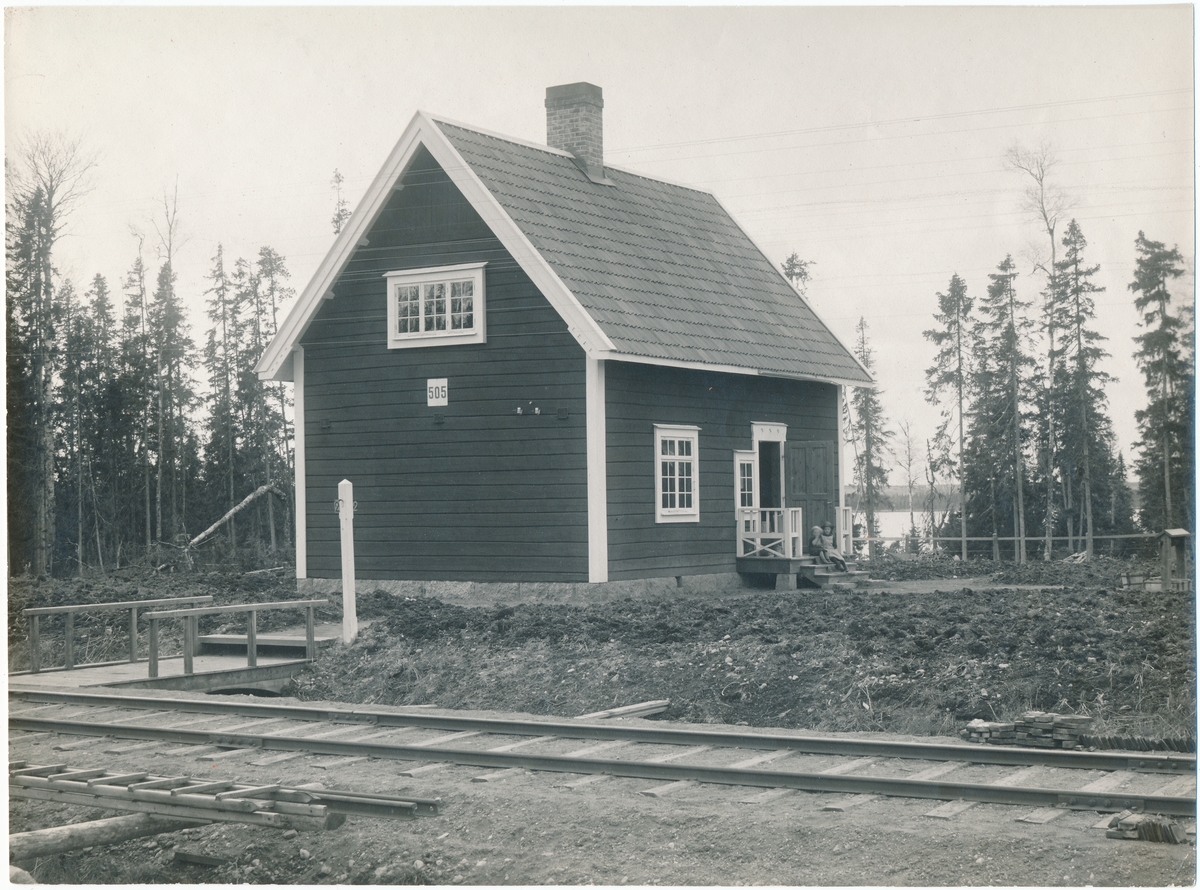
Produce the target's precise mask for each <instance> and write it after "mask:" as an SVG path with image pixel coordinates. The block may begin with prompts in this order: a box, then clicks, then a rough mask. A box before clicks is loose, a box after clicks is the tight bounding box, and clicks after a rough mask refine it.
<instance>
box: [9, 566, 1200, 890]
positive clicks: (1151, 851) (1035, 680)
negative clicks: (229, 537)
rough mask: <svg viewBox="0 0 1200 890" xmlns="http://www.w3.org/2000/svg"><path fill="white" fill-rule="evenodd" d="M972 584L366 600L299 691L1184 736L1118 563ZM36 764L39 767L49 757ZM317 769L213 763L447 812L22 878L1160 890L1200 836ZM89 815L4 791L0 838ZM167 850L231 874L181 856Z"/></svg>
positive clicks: (224, 588)
mask: <svg viewBox="0 0 1200 890" xmlns="http://www.w3.org/2000/svg"><path fill="white" fill-rule="evenodd" d="M962 568H963V567H962V565H961V564H958V563H949V562H947V563H931V564H929V565H926V566H924V567H923V568H922V567H920V566H914V565H912V564H908V563H904V564H899V563H898V564H896V566H895V567H894V571H893V572H891V574H893V575H894V578H893V580H892V581H891V582H890V583H888V584H887V585H885V586H883V587H880V588H872V589H864V590H858V589H838V590H829V591H818V590H811V591H810V590H802V591H796V592H791V593H783V592H780V593H776V592H774V591H754V590H745V589H737V590H731V591H729V592H728V595H727V596H724V597H720V598H714V597H712V596H711V595H709V596H704V597H700V596H691V595H689V594H688V591H687V588H686V585H685V587H684V588H683V589H681V590H679V591H678V595H675V596H672V597H670V598H669V599H667V598H663V599H656V600H638V601H634V600H625V601H620V602H615V603H608V604H604V605H597V606H591V607H575V606H546V605H536V604H513V605H511V606H506V607H489V608H486V609H468V608H462V607H459V606H453V605H448V604H445V603H441V602H438V601H436V600H432V599H429V598H409V599H405V598H396V597H392V596H388V595H386V594H382V593H373V592H371V590H370V585H369V583H367V584H363V585H361V586H360V593H359V614H360V617H363V618H370V619H371V624H370V625H369V626H368V627H367V628H366V629H365V630H364V632H363V633H362V635H361V636H360V639H359V640H358V641H357V642H356V643H355V644H354V645H353V646H350V647H340V646H339V647H336V648H335V649H333V650H331V651H329V652H327V653H325V654H323V655H322V656H321V658H320V659H319V660H318V662H317V663H316V664H315V665H314V666H313V668H312V669H311V670H310V671H309V672H308V673H307V674H306V675H304V676H303V677H302V678H301V680H300V681H299V683H298V684H296V687H295V688H294V689H292V690H290V693H291V694H292V695H294V696H295V697H297V698H300V699H303V700H305V701H318V700H323V701H340V702H361V703H369V704H371V705H372V706H373V707H381V706H383V707H387V706H395V707H400V708H403V707H406V706H411V705H417V704H421V705H433V706H435V707H437V708H446V709H456V710H460V711H461V710H468V709H469V710H472V711H477V712H490V713H496V712H500V713H525V714H533V715H546V716H552V717H570V716H575V715H578V714H581V713H586V712H590V711H596V710H600V709H603V708H608V707H613V706H618V705H624V704H630V703H634V702H640V701H646V700H650V699H663V698H668V699H670V700H671V702H672V704H671V707H670V709H669V710H668V711H667V712H666V713H665V714H663V715H661V716H659V717H656V718H653V720H654V722H658V721H662V720H673V721H684V722H690V723H707V724H744V725H747V726H749V727H752V728H755V727H763V728H767V727H772V728H775V727H778V728H784V729H788V730H796V731H803V732H806V733H811V732H838V733H842V732H853V733H868V734H870V735H871V736H878V735H881V734H888V735H889V736H895V735H897V734H903V735H906V736H909V737H930V736H935V737H954V736H955V734H956V732H957V731H958V730H959V729H960V728H961V727H962V726H963V725H964V723H965V721H967V720H969V719H972V718H974V717H983V718H985V719H996V718H1000V719H1003V718H1011V717H1013V716H1015V715H1018V714H1020V713H1021V712H1022V711H1024V710H1027V709H1029V708H1038V709H1042V710H1051V711H1057V712H1060V713H1082V714H1089V715H1091V716H1093V717H1095V718H1096V723H1097V726H1096V731H1097V732H1098V733H1103V734H1108V735H1139V736H1159V737H1173V738H1179V737H1184V736H1190V735H1192V734H1193V733H1194V731H1195V725H1196V673H1195V622H1194V616H1195V604H1194V600H1193V597H1192V595H1191V594H1187V595H1181V594H1170V593H1148V592H1145V591H1141V590H1129V589H1122V588H1120V587H1119V586H1118V585H1119V580H1118V579H1119V574H1120V571H1122V570H1123V569H1124V568H1126V566H1125V565H1124V564H1118V563H1109V562H1107V561H1104V560H1097V561H1095V562H1094V563H1093V564H1091V565H1089V566H1086V567H1079V566H1062V565H1061V564H1054V565H1051V566H1042V567H1040V568H1039V566H1037V565H1034V566H1030V567H1025V568H1012V569H1007V570H1004V571H1002V572H1000V573H989V574H986V575H977V576H976V577H972V578H970V579H967V578H955V577H953V575H955V574H959V575H961V574H964V572H963V571H962ZM989 568H990V566H989ZM875 574H876V576H880V575H882V576H884V577H886V575H887V574H889V572H888V570H887V567H880V569H877V571H876V573H875ZM921 574H924V575H925V576H926V579H925V580H922V579H920V578H919V577H917V576H919V575H921ZM929 576H932V580H929ZM941 576H944V577H941ZM200 580H201V584H200V585H199V586H205V587H207V588H209V589H211V590H212V591H214V592H215V593H219V594H220V596H221V597H227V598H228V599H229V600H230V601H238V600H243V599H245V598H247V597H249V596H253V597H256V598H261V599H278V598H287V597H288V596H293V595H294V593H292V592H291V589H290V583H289V582H287V581H284V580H280V581H278V582H275V581H271V580H270V576H255V577H254V578H252V579H246V578H244V577H243V578H240V579H231V578H223V577H220V576H208V577H206V578H203V579H200ZM165 582H166V583H165V584H163V585H162V586H152V585H151V584H150V583H148V582H147V581H146V580H145V579H135V578H124V579H116V580H113V579H109V580H107V581H105V582H103V583H101V582H99V581H92V582H86V583H90V584H91V585H92V588H91V590H90V591H83V590H81V589H80V588H79V586H78V585H79V582H70V583H68V584H63V583H62V582H57V583H53V584H42V585H36V586H35V585H28V586H27V587H26V588H25V589H24V591H22V592H18V595H17V597H16V598H15V599H16V601H17V602H18V603H19V604H20V605H25V604H48V603H45V600H46V599H57V600H59V601H62V602H71V601H78V600H73V599H72V597H78V596H80V595H83V594H84V593H88V594H90V595H92V596H97V597H102V598H106V599H110V600H118V599H123V598H133V597H132V596H129V592H130V590H129V588H130V587H131V586H133V587H137V586H138V585H141V587H142V589H143V591H144V593H143V595H144V596H149V595H156V596H162V595H171V593H175V594H177V595H178V594H181V593H182V592H184V591H185V590H186V592H189V593H190V592H206V591H197V586H198V585H197V584H196V579H195V578H194V577H193V578H192V579H191V581H190V583H187V581H186V579H183V578H179V577H178V576H176V578H173V579H165ZM163 587H166V588H169V591H164V590H163V589H162V588H163ZM151 590H153V593H151V592H150V591H151ZM13 609H14V604H13V602H10V624H9V628H10V647H11V648H12V650H13V655H12V656H11V658H10V664H11V663H12V659H18V660H19V658H20V652H21V644H22V639H21V636H22V632H23V625H22V624H21V623H20V622H14V621H13V620H12V611H13ZM323 617H324V619H325V620H327V619H328V618H330V617H336V616H333V615H327V616H323ZM94 632H95V633H96V634H97V636H100V635H102V634H103V630H102V629H98V630H96V631H94ZM45 744H46V745H49V744H50V742H46V743H45ZM11 753H12V752H11V751H10V754H11ZM21 756H26V755H25V754H22V755H21ZM31 756H35V757H36V756H43V757H49V756H50V749H49V747H46V749H45V751H44V752H43V753H39V752H38V751H37V750H36V749H35V750H34V751H33V753H32V755H31ZM134 757H135V755H129V758H130V762H128V763H125V762H121V763H119V764H115V765H118V766H121V767H126V766H127V767H129V768H134V767H137V766H140V768H143V769H147V768H152V769H153V770H155V771H157V772H164V771H170V770H171V769H172V768H174V769H175V770H176V771H179V772H191V773H193V774H194V773H195V772H197V764H196V762H195V761H194V760H191V761H188V762H186V763H185V762H181V763H178V764H168V763H166V762H165V758H163V757H161V756H160V757H155V758H153V759H151V762H150V763H149V764H139V763H137V762H134V761H133V758H134ZM59 759H61V755H59ZM306 762H307V760H305V761H293V762H291V763H290V764H288V765H286V766H284V765H281V766H280V767H275V768H272V767H250V766H248V765H246V764H244V763H242V762H241V761H238V762H236V764H235V763H233V762H227V763H224V764H221V765H220V766H219V767H218V768H217V770H216V771H219V772H220V773H221V777H222V778H235V777H236V778H239V779H243V780H247V781H256V782H257V781H260V780H261V781H278V780H282V781H285V782H287V783H290V784H299V783H301V782H305V781H314V780H319V781H323V782H324V783H325V784H326V785H327V786H329V787H342V788H348V789H356V790H387V791H394V792H398V793H407V794H412V795H415V796H422V797H431V796H440V797H442V799H443V801H444V806H443V812H442V815H441V816H438V817H434V818H430V819H422V820H419V821H417V822H411V823H404V822H401V823H395V822H371V821H366V820H356V819H351V820H350V821H349V822H348V823H347V824H346V825H345V826H343V827H342V828H339V829H337V830H336V831H332V832H326V833H323V834H319V835H318V834H309V833H304V834H301V835H300V836H299V837H298V838H294V839H288V840H285V839H283V838H282V836H281V835H280V833H279V832H273V831H269V830H257V829H256V830H247V829H243V828H238V827H233V826H219V825H214V826H208V827H205V828H200V829H194V830H191V831H189V832H186V833H182V834H179V835H174V836H165V837H163V838H162V839H159V840H144V841H130V842H127V843H125V844H121V845H117V846H115V847H109V848H103V849H101V848H97V849H94V850H91V851H88V852H78V853H72V854H65V855H62V856H55V857H49V858H47V859H45V860H41V861H39V862H38V863H37V864H36V866H35V867H34V873H35V875H36V876H37V877H38V878H39V879H42V880H45V881H50V882H64V883H84V882H88V883H106V882H107V883H121V882H134V883H138V882H142V883H147V882H148V883H165V882H188V883H208V882H217V883H234V882H236V883H241V882H250V883H288V884H295V883H305V884H307V883H322V884H324V883H382V884H399V883H432V884H456V883H463V884H470V885H483V884H587V883H596V884H610V885H621V884H676V885H678V884H688V885H710V884H719V885H736V884H752V885H773V884H780V885H781V884H788V885H796V884H802V885H910V886H915V885H934V886H957V885H992V886H997V885H1037V886H1041V885H1046V886H1083V885H1087V884H1092V885H1097V886H1103V885H1109V886H1130V885H1137V886H1166V885H1169V884H1176V885H1192V884H1193V883H1194V882H1195V878H1196V865H1195V851H1194V845H1193V844H1191V843H1189V844H1183V845H1179V846H1172V845H1165V844H1152V843H1147V842H1136V841H1116V840H1108V839H1106V838H1105V837H1104V832H1103V831H1100V830H1097V829H1095V828H1093V827H1092V826H1094V825H1095V824H1096V822H1097V821H1098V819H1099V815H1098V814H1096V813H1093V812H1070V813H1067V814H1066V815H1064V816H1062V817H1061V818H1059V819H1056V820H1055V821H1053V822H1050V823H1048V824H1046V825H1030V824H1026V823H1018V822H1016V821H1015V818H1016V815H1018V814H1016V813H1014V808H1011V807H999V806H992V805H979V806H976V807H974V808H972V809H971V810H968V811H967V812H966V813H963V814H962V815H960V816H958V817H956V818H955V819H953V820H950V821H948V822H942V821H937V820H931V819H927V818H924V816H923V814H924V813H925V812H928V811H929V810H930V809H931V808H932V806H931V805H930V803H928V802H921V801H912V800H899V799H879V800H874V801H871V802H870V803H868V804H864V805H861V806H858V807H854V808H851V809H848V810H847V811H846V812H843V813H834V812H826V811H824V810H823V809H822V807H823V806H824V804H825V803H826V802H827V800H828V796H826V795H814V794H792V795H788V796H787V797H783V798H779V799H778V800H775V801H772V802H759V803H750V804H747V803H740V801H742V800H744V799H747V798H749V797H751V796H752V795H753V794H754V792H752V791H748V790H746V789H737V788H719V787H714V786H707V785H705V786H697V787H693V788H689V789H685V790H684V791H682V792H679V793H678V794H674V795H670V796H668V797H665V798H662V799H654V798H647V797H643V796H641V795H639V794H637V791H638V790H641V789H642V788H644V787H645V786H646V785H647V783H646V782H639V781H637V780H632V779H610V780H608V781H604V782H599V783H596V784H594V785H591V786H588V787H587V788H586V789H579V790H575V791H571V790H568V789H565V788H563V787H561V784H560V783H561V781H562V779H561V778H558V777H552V776H547V775H544V774H529V775H524V776H516V777H514V778H512V779H510V780H508V781H504V782H495V783H477V782H472V781H471V779H472V778H473V777H474V776H475V775H476V774H478V773H479V772H480V771H479V770H471V769H469V768H465V767H462V768H459V767H450V768H447V769H445V770H441V771H438V772H435V773H431V774H429V775H428V776H426V777H423V778H420V779H411V778H405V777H401V776H400V775H399V771H400V769H401V767H400V766H399V765H397V764H395V763H391V762H361V763H358V764H350V765H347V766H345V767H341V768H336V769H334V770H330V771H325V770H316V769H311V770H305V771H304V772H303V773H302V774H297V770H298V769H301V768H300V767H297V764H303V763H306ZM79 765H80V766H85V765H87V764H85V763H82V762H81V763H80V764H79ZM206 768H207V767H206ZM285 770H286V771H285ZM99 815H100V814H99V813H94V812H83V811H75V810H70V809H67V808H63V807H59V806H56V805H52V804H32V803H25V802H13V804H12V807H11V810H10V829H11V830H13V831H18V830H25V829H28V828H34V827H39V826H42V825H52V824H61V823H63V822H65V821H67V820H68V819H69V818H77V819H79V818H96V817H97V816H99ZM174 849H188V850H193V851H196V852H203V853H208V854H209V855H216V856H221V857H222V858H225V859H227V860H228V864H226V865H223V866H219V867H215V868H204V867H200V866H191V865H186V866H185V865H182V864H178V863H172V862H171V858H172V851H173V850H174Z"/></svg>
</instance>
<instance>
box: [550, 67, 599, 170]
mask: <svg viewBox="0 0 1200 890" xmlns="http://www.w3.org/2000/svg"><path fill="white" fill-rule="evenodd" d="M603 110H604V94H603V92H602V91H601V89H600V87H598V86H595V85H593V84H590V83H568V84H563V85H562V86H557V87H547V88H546V144H547V145H549V146H550V147H551V148H559V149H562V150H563V151H569V152H570V153H571V154H573V155H574V156H575V162H576V163H577V164H578V165H579V166H580V168H581V169H582V170H583V172H584V173H586V174H587V175H588V178H589V179H591V180H592V181H594V182H600V181H602V180H603V179H604V113H603Z"/></svg>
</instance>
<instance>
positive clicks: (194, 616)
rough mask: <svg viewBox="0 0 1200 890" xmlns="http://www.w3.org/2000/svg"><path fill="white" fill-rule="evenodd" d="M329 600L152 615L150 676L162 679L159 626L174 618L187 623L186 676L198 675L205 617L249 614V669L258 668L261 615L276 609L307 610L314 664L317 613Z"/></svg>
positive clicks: (306, 633)
mask: <svg viewBox="0 0 1200 890" xmlns="http://www.w3.org/2000/svg"><path fill="white" fill-rule="evenodd" d="M328 602H329V600H325V599H320V600H284V601H282V602H275V603H242V604H240V605H236V606H205V607H201V608H197V609H166V610H164V611H161V612H149V613H147V615H146V618H147V619H148V620H149V622H150V660H149V661H150V664H149V667H150V676H151V677H157V676H158V622H159V621H163V620H166V619H170V618H182V619H183V621H184V623H183V672H184V673H185V674H192V673H195V670H194V668H195V658H196V643H197V640H198V638H199V636H200V633H199V629H200V616H201V615H221V614H237V613H241V612H248V613H249V618H248V619H247V621H246V666H247V667H257V666H258V613H259V612H266V611H270V610H274V609H303V610H304V640H305V645H304V652H305V658H306V659H307V660H308V661H312V660H313V659H314V658H315V657H316V653H317V639H316V618H315V615H314V611H315V609H316V607H317V606H323V605H326V604H327V603H328Z"/></svg>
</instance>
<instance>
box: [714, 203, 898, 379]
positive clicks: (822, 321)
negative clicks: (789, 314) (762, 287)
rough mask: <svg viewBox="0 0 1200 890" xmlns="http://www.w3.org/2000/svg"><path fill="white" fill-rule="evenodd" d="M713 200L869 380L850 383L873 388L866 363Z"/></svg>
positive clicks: (724, 208)
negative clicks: (867, 382)
mask: <svg viewBox="0 0 1200 890" xmlns="http://www.w3.org/2000/svg"><path fill="white" fill-rule="evenodd" d="M713 200H714V201H716V202H717V204H719V205H720V206H721V209H722V210H724V211H725V213H726V214H727V215H728V216H729V218H730V219H731V220H733V224H734V225H735V226H737V227H738V229H740V230H741V232H742V234H743V235H745V236H746V240H747V241H749V242H750V243H751V244H753V245H754V249H755V250H757V251H758V252H759V253H760V254H762V258H763V259H764V260H766V261H767V265H769V266H770V267H771V269H772V270H774V272H775V274H776V275H778V276H779V277H780V278H781V279H783V281H785V282H787V286H788V287H789V288H791V290H792V293H794V294H795V295H796V297H797V298H798V299H800V300H801V301H802V302H803V303H804V305H805V306H807V307H808V311H809V312H811V313H812V314H813V318H815V319H816V320H817V322H818V324H820V325H821V327H823V328H825V330H826V331H827V332H828V333H829V336H831V337H832V338H833V339H834V341H835V342H836V343H837V345H838V346H840V347H842V349H843V350H845V352H846V355H848V356H850V358H852V359H853V360H854V363H855V364H856V365H858V367H859V370H861V371H862V372H863V374H864V375H866V377H867V380H869V381H871V382H870V383H869V384H866V383H853V384H850V385H851V386H862V387H871V388H873V387H874V386H875V378H874V377H872V376H871V372H870V371H869V370H867V367H866V365H864V364H863V363H862V362H861V361H859V358H858V356H857V355H855V354H854V350H852V349H850V348H848V347H847V346H846V344H845V343H843V342H842V338H841V337H839V336H838V335H837V334H836V333H834V330H833V328H831V327H830V326H829V325H827V324H826V323H825V319H823V318H821V316H820V315H819V314H818V313H817V310H816V309H815V308H814V307H813V305H812V303H810V302H809V301H808V300H806V299H805V298H804V297H803V296H801V294H800V292H799V291H798V290H796V288H795V286H794V285H793V284H792V283H791V282H790V281H788V279H787V276H785V275H784V274H783V271H782V270H780V269H777V268H776V267H775V264H774V263H773V262H771V258H770V257H768V256H767V252H766V251H765V250H763V249H762V247H761V246H760V245H759V243H758V242H757V241H755V240H754V237H753V236H752V235H751V234H750V233H749V232H748V231H747V230H746V227H745V226H743V225H742V224H741V223H740V222H738V221H737V218H736V217H734V215H733V214H732V213H730V212H729V208H728V207H726V206H725V203H724V202H723V201H722V200H721V199H720V198H719V197H717V196H716V195H715V194H714V195H713Z"/></svg>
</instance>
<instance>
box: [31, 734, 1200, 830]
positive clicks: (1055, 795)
mask: <svg viewBox="0 0 1200 890" xmlns="http://www.w3.org/2000/svg"><path fill="white" fill-rule="evenodd" d="M9 728H10V729H18V730H22V729H24V730H31V731H42V732H59V733H69V734H75V735H96V736H110V737H116V738H134V739H153V740H162V741H171V742H177V743H182V744H191V745H216V746H219V747H226V748H261V749H264V750H278V751H304V752H307V753H309V754H326V755H333V756H360V757H373V758H376V759H380V760H408V761H437V762H447V763H454V764H458V765H460V766H479V767H487V768H493V769H512V768H521V769H528V770H534V771H540V772H557V773H577V774H585V775H586V774H602V775H611V776H620V777H623V778H634V779H655V780H659V781H664V782H678V781H694V782H706V783H710V784H718V785H747V786H752V787H759V788H791V789H796V790H799V791H818V792H834V793H845V794H883V795H888V796H892V797H919V798H929V799H934V800H974V801H980V802H984V803H1003V804H1021V805H1025V806H1033V807H1067V808H1070V809H1086V810H1100V811H1113V812H1116V811H1119V810H1124V809H1138V810H1141V811H1143V812H1147V813H1162V814H1165V815H1173V816H1187V815H1192V814H1194V813H1195V811H1196V798H1195V796H1192V797H1190V798H1183V797H1166V796H1159V795H1141V794H1125V793H1115V792H1106V793H1102V794H1092V793H1089V792H1084V791H1060V790H1050V789H1044V788H1026V787H1003V786H996V785H979V784H969V783H951V782H928V781H919V780H915V779H887V778H879V777H873V776H844V775H831V774H827V773H807V772H789V771H780V770H754V769H738V768H735V767H719V766H685V765H681V764H678V763H647V762H638V761H629V760H607V759H600V758H590V757H564V756H556V755H536V754H528V753H513V752H504V753H499V752H495V751H476V750H468V749H463V748H454V747H435V746H427V747H426V746H417V745H396V744H386V743H380V742H353V741H336V740H332V739H313V738H299V737H295V736H278V735H252V734H247V733H228V732H220V731H216V732H213V731H205V730H188V729H158V728H154V727H147V726H131V725H128V724H120V723H93V724H86V723H78V722H74V721H65V720H47V719H39V718H28V717H26V718H22V717H20V716H15V717H10V718H9ZM927 756H929V755H928V754H927Z"/></svg>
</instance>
